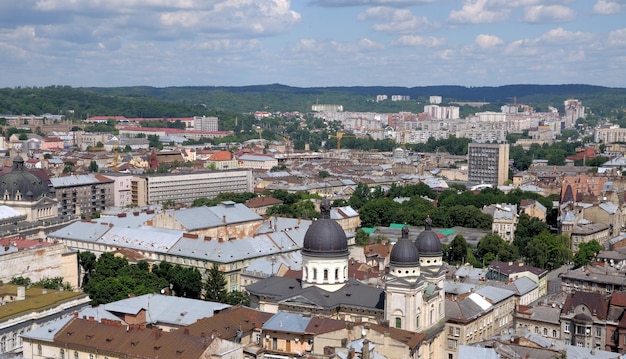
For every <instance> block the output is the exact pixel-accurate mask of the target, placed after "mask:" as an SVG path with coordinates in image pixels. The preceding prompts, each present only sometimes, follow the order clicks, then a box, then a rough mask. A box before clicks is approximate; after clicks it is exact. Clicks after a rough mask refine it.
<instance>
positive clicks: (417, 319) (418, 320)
mask: <svg viewBox="0 0 626 359" xmlns="http://www.w3.org/2000/svg"><path fill="white" fill-rule="evenodd" d="M419 327H420V316H419V315H418V316H417V317H415V328H419Z"/></svg>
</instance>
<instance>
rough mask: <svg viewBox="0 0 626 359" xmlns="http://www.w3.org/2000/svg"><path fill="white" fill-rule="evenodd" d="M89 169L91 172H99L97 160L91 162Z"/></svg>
mask: <svg viewBox="0 0 626 359" xmlns="http://www.w3.org/2000/svg"><path fill="white" fill-rule="evenodd" d="M88 170H89V172H98V170H99V167H98V163H97V162H96V161H91V162H89V168H88Z"/></svg>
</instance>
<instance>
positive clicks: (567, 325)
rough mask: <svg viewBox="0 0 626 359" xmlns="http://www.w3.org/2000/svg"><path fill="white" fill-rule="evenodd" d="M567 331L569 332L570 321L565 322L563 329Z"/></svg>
mask: <svg viewBox="0 0 626 359" xmlns="http://www.w3.org/2000/svg"><path fill="white" fill-rule="evenodd" d="M563 331H564V332H565V333H569V323H565V329H563Z"/></svg>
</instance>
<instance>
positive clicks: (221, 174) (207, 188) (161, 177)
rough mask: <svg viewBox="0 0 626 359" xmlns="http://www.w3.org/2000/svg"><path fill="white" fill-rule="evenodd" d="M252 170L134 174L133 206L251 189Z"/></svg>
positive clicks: (181, 201) (190, 199)
mask: <svg viewBox="0 0 626 359" xmlns="http://www.w3.org/2000/svg"><path fill="white" fill-rule="evenodd" d="M253 189H254V187H253V180H252V171H251V170H249V169H234V170H224V171H197V172H187V173H168V174H153V175H141V176H135V177H133V179H132V182H131V202H132V204H133V205H134V206H145V205H149V204H161V203H163V202H168V201H173V202H175V203H183V204H190V203H192V202H193V200H194V199H196V198H215V197H216V196H217V195H218V194H220V193H223V192H235V193H241V192H252V191H253Z"/></svg>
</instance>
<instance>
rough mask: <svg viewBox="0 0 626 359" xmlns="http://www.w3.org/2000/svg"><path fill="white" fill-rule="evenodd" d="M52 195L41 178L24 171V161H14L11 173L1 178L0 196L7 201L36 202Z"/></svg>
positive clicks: (19, 159) (21, 159) (18, 157)
mask: <svg viewBox="0 0 626 359" xmlns="http://www.w3.org/2000/svg"><path fill="white" fill-rule="evenodd" d="M49 193H50V188H49V187H48V186H47V185H46V184H45V183H44V181H42V180H41V178H39V177H37V176H35V175H34V174H32V173H30V172H28V171H26V170H25V169H24V159H23V158H22V157H20V156H16V157H15V158H14V159H13V169H12V170H11V172H8V173H5V174H3V175H2V176H0V196H1V198H2V199H3V200H5V201H29V202H30V201H36V200H38V199H40V198H41V197H45V196H47V195H48V194H49Z"/></svg>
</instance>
